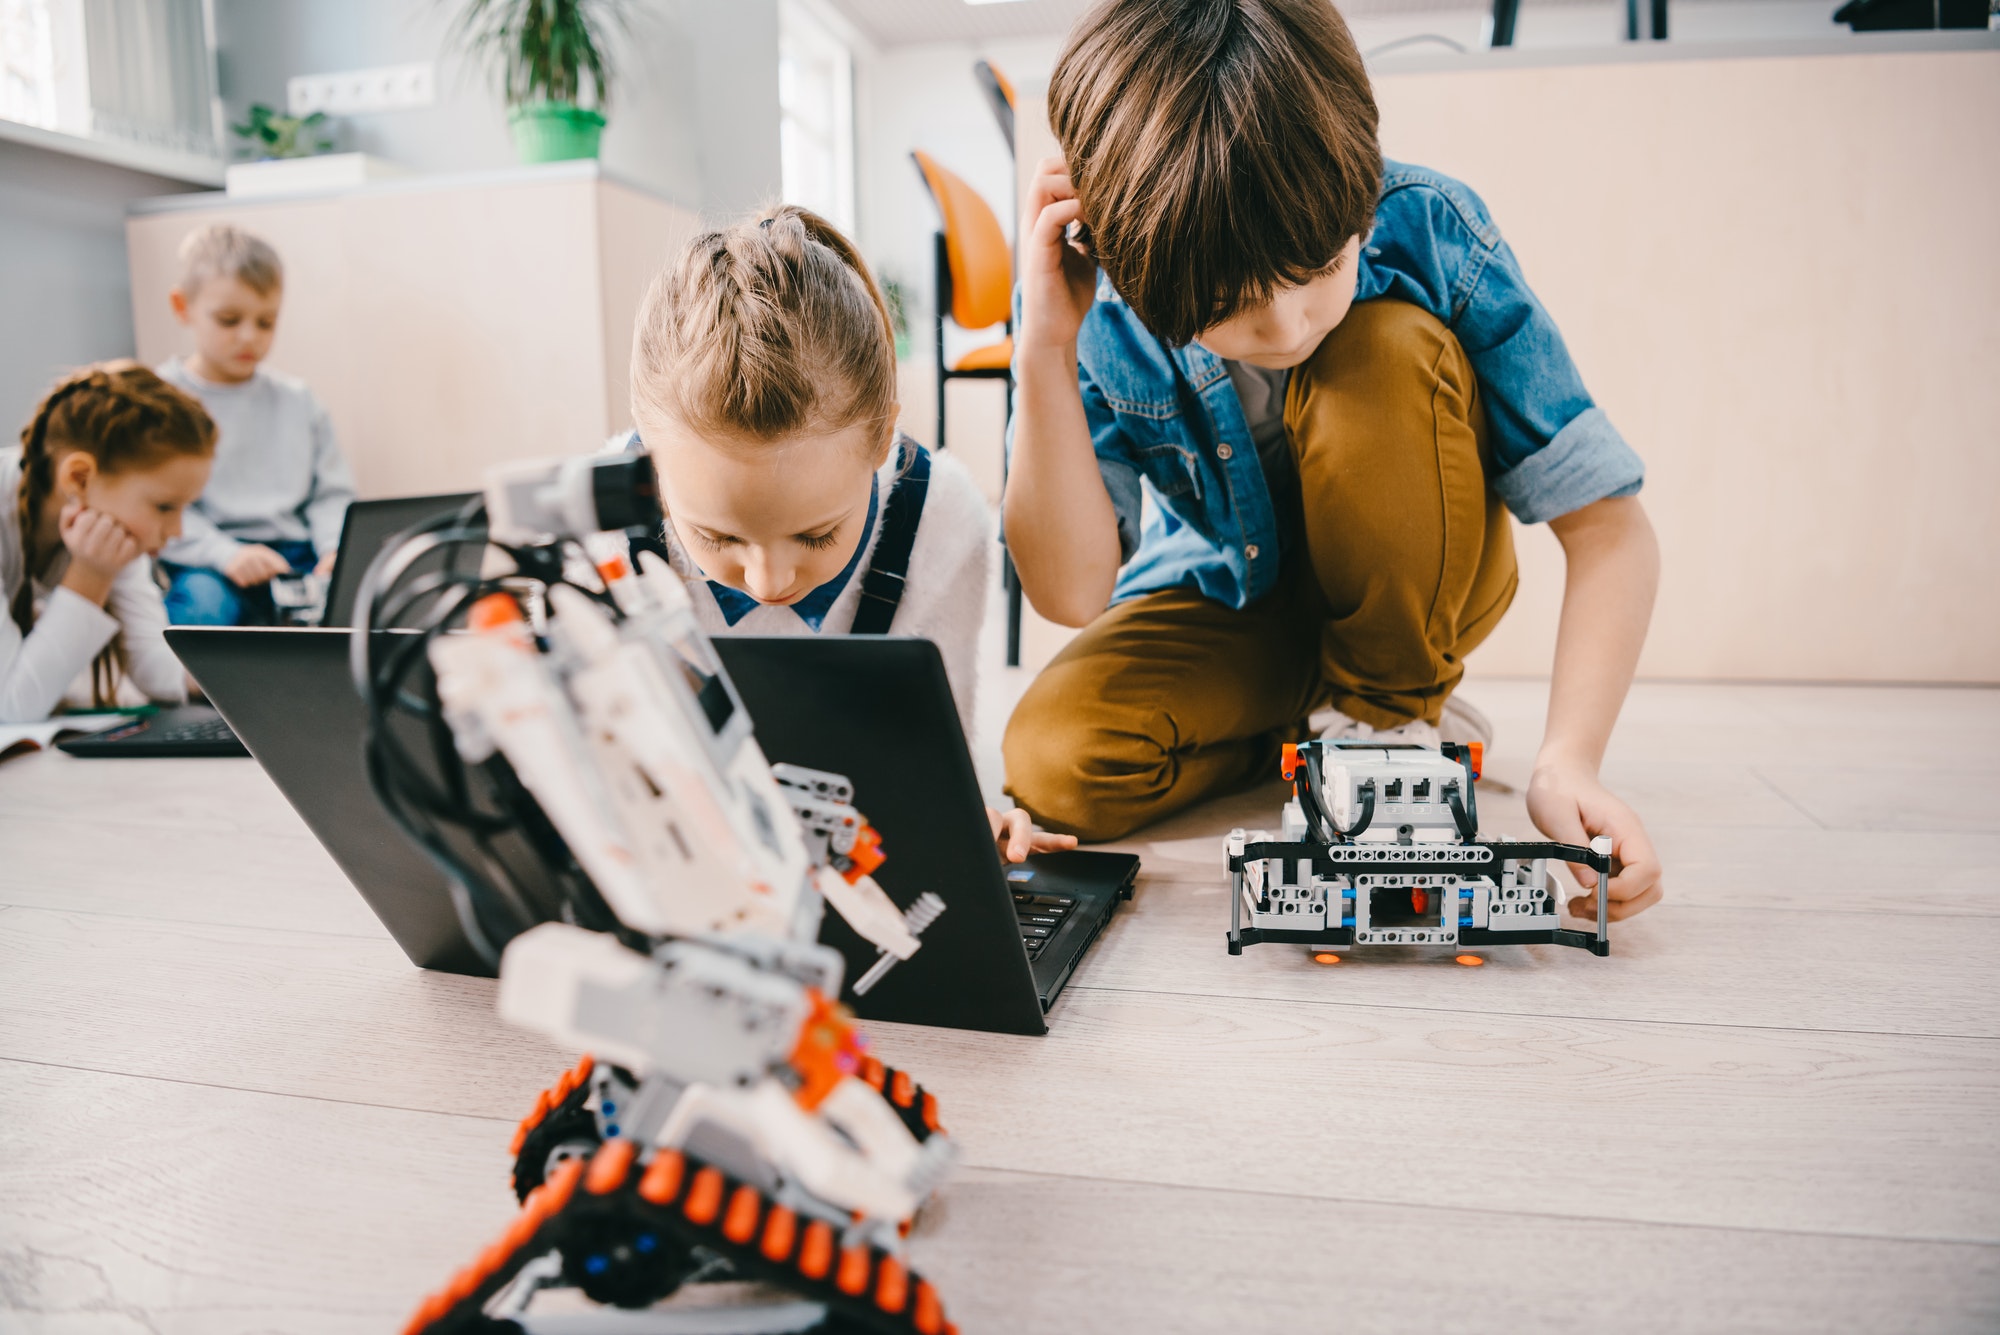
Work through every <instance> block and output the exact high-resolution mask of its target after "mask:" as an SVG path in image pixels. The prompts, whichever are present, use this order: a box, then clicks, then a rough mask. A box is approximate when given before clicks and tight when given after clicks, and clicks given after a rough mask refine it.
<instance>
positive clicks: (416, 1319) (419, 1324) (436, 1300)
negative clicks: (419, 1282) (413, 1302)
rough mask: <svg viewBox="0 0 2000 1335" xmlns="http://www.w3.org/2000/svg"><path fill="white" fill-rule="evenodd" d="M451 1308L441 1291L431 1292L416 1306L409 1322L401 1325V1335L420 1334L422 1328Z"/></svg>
mask: <svg viewBox="0 0 2000 1335" xmlns="http://www.w3.org/2000/svg"><path fill="white" fill-rule="evenodd" d="M450 1310H451V1303H450V1302H449V1301H447V1300H446V1298H445V1296H444V1295H443V1294H442V1293H433V1294H432V1295H431V1296H430V1297H428V1298H426V1299H424V1301H423V1303H422V1304H421V1305H420V1306H418V1308H417V1310H416V1314H415V1315H413V1316H412V1317H411V1318H410V1324H408V1325H407V1326H404V1327H403V1335H420V1332H422V1331H423V1329H424V1328H425V1327H426V1326H428V1325H430V1324H431V1322H433V1321H436V1320H437V1319H438V1318H439V1317H441V1316H443V1315H444V1314H445V1313H446V1312H449V1311H450Z"/></svg>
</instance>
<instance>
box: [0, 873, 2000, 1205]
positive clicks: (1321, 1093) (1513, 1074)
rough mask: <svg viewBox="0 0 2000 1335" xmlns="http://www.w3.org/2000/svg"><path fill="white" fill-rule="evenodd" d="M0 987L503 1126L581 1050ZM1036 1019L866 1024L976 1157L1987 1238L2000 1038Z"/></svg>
mask: <svg viewBox="0 0 2000 1335" xmlns="http://www.w3.org/2000/svg"><path fill="white" fill-rule="evenodd" d="M1341 967H1342V968H1361V967H1364V966H1341ZM0 975H4V976H5V977H7V978H8V979H9V980H10V984H11V986H10V989H9V993H8V996H7V998H6V999H5V1000H4V1001H3V1002H0V1057H8V1058H14V1059H17V1060H28V1061H37V1062H46V1063H58V1064H67V1065H76V1066H83V1067H89V1068H92V1069H99V1070H105V1071H113V1072H118V1073H122V1074H127V1075H136V1076H150V1077H156V1078H170V1079H183V1080H195V1081H200V1082H202V1083H206V1084H213V1085H217V1086H232V1087H242V1088H248V1089H255V1090H261V1091H264V1092H269V1093H275V1094H293V1095H306V1096H311V1097H315V1098H320V1099H328V1100H345V1101H353V1102H359V1103H366V1104H373V1105H381V1106H385V1107H391V1108H402V1109H413V1110H422V1111H431V1112H443V1113H457V1114H464V1115H474V1116H484V1117H492V1118H497V1119H501V1120H503V1121H511V1120H512V1119H514V1118H516V1117H518V1116H520V1115H521V1114H522V1113H524V1112H525V1111H526V1110H527V1108H528V1106H529V1105H530V1104H531V1102H532V1101H533V1099H534V1096H535V1094H536V1092H537V1091H538V1090H539V1089H540V1088H541V1087H542V1086H543V1085H545V1084H547V1083H548V1082H549V1081H550V1080H551V1079H553V1077H554V1075H555V1074H556V1073H557V1072H558V1071H560V1070H561V1069H562V1068H563V1067H564V1066H566V1065H567V1064H569V1062H570V1061H571V1060H573V1054H569V1053H565V1052H561V1051H558V1050H556V1049H554V1048H552V1047H551V1046H549V1045H548V1044H546V1043H544V1042H542V1041H541V1040H539V1039H536V1038H534V1037H532V1036H530V1035H527V1034H523V1033H520V1032H518V1031H515V1030H511V1029H508V1028H506V1027H505V1026H503V1025H502V1024H501V1023H500V1022H499V1020H498V1019H497V1018H496V1017H494V1015H493V1014H492V1012H491V1005H492V990H493V988H492V984H491V983H488V982H482V981H478V980H471V979H459V978H448V977H443V976H438V975H427V974H422V973H420V972H418V971H417V970H414V969H411V968H410V967H409V966H408V965H407V964H405V963H404V962H403V960H402V959H401V957H400V956H399V955H397V954H396V953H395V949H394V947H393V946H392V945H390V944H388V943H386V942H375V941H365V940H356V939H352V938H344V937H332V938H314V937H306V936H302V935H295V934H284V933H274V932H264V931H254V930H249V929H239V928H220V927H210V926H201V925H192V924H162V923H156V922H150V921H143V920H127V919H118V918H111V917H102V916H93V915H60V914H53V913H47V912H43V911H40V910H28V909H16V910H14V911H12V912H11V913H9V914H8V915H7V917H6V918H5V919H4V920H0ZM1345 981H1347V979H1346V978H1345V977H1344V976H1343V977H1329V978H1327V979H1326V982H1327V983H1328V984H1329V985H1334V984H1338V983H1342V982H1345ZM1054 1025H1055V1028H1054V1032H1053V1033H1052V1034H1050V1035H1049V1036H1047V1037H1044V1038H1034V1039H1028V1038H1005V1037H998V1036H991V1035H968V1034H965V1033H961V1032H957V1031H950V1030H932V1029H924V1028H919V1027H914V1026H895V1025H873V1026H870V1032H871V1035H872V1037H873V1039H874V1041H875V1044H876V1047H877V1049H878V1050H879V1051H880V1052H881V1053H882V1054H883V1055H884V1057H885V1059H887V1060H890V1061H892V1062H895V1063H897V1064H899V1065H908V1066H909V1067H910V1068H911V1069H912V1070H913V1071H914V1072H915V1073H916V1075H917V1076H918V1078H919V1079H920V1080H922V1081H923V1082H924V1083H925V1084H926V1085H927V1086H929V1087H931V1088H933V1089H934V1090H935V1091H936V1092H937V1093H938V1095H939V1097H940V1099H941V1100H942V1101H943V1104H944V1109H945V1115H946V1117H947V1120H948V1122H949V1123H950V1124H951V1125H952V1126H953V1128H954V1129H955V1130H956V1131H957V1132H958V1133H959V1134H960V1135H961V1136H962V1137H963V1139H964V1143H965V1148H966V1153H967V1156H968V1159H969V1161H970V1162H972V1163H975V1164H980V1165H985V1166H992V1167H1004V1168H1011V1169H1020V1170H1026V1171H1057V1172H1064V1173H1071V1174H1077V1175H1095V1176H1103V1177H1110V1178H1123V1179H1130V1180H1136V1181H1153V1182H1163V1183H1171V1184H1178V1185H1187V1186H1202V1187H1235V1186H1242V1187H1253V1188H1256V1189H1259V1190H1269V1191H1282V1192H1290V1193H1295V1194H1306V1195H1320V1196H1337V1197H1351V1198H1356V1199H1364V1200H1375V1201H1389V1202H1394V1203H1399V1204H1412V1205H1429V1206H1444V1205H1454V1204H1456V1205H1472V1206H1477V1207H1478V1208H1482V1209H1518V1210H1524V1211H1530V1212H1538V1213H1550V1214H1567V1215H1599V1216H1604V1217H1613V1218H1623V1219H1636V1220H1649V1221H1666V1222H1684V1223H1709V1224H1717V1223H1741V1224H1748V1225H1751V1226H1755V1227H1764V1228H1788V1229H1808V1230H1815V1231H1824V1232H1844V1233H1856V1234H1866V1233H1883V1234H1887V1235H1892V1236H1917V1237H1931V1238H1943V1239H1971V1240H1980V1241H1984V1240H1989V1239H1992V1240H2000V1124H1996V1123H1994V1122H1993V1121H1992V1119H1990V1118H1989V1117H1987V1116H1986V1113H1987V1112H1989V1111H1990V1110H1991V1109H1993V1108H1994V1107H2000V1043H1994V1042H1989V1041H1979V1040H1954V1039H1910V1038H1906V1037H1883V1036H1876V1035H1856V1034H1838V1035H1827V1034H1795V1033H1789V1032H1785V1031H1770V1030H1756V1029H1740V1028H1721V1027H1714V1028H1710V1027H1676V1026H1667V1025H1640V1024H1625V1023H1606V1022H1597V1021H1578V1020H1566V1019H1538V1018H1534V1017H1521V1016H1511V1015H1482V1014H1478V1013H1473V1012H1452V1011H1440V1010H1404V1009H1384V1008H1373V1007H1365V1006H1359V1005H1353V1004H1349V1005H1341V1006H1334V1005H1301V1004H1299V1003H1297V1002H1284V1001H1253V1000H1239V999H1232V998H1226V997H1182V996H1173V995H1165V994H1154V993H1128V992H1104V991H1097V990H1090V989H1079V990H1077V991H1074V992H1072V993H1070V994H1068V995H1067V996H1065V998H1064V1000H1063V1002H1062V1003H1061V1005H1060V1006H1059V1008H1058V1013H1057V1015H1056V1016H1055V1017H1054ZM1024 1110H1031V1111H1030V1112H1029V1113H1028V1114H1027V1115H1024ZM1052 1124H1053V1125H1056V1126H1061V1127H1063V1128H1064V1130H1063V1132H1062V1134H1060V1135H1050V1134H1049V1128H1050V1126H1051V1125H1052ZM1557 1127H1560V1130H1559V1131H1557V1132H1556V1134H1554V1135H1553V1137H1551V1138H1548V1139H1546V1141H1545V1139H1544V1137H1543V1135H1542V1132H1541V1131H1540V1130H1539V1128H1551V1129H1553V1128H1557ZM1487 1128H1501V1129H1504V1130H1503V1134H1504V1136H1505V1143H1504V1144H1501V1145H1496V1144H1494V1142H1493V1141H1492V1139H1491V1138H1489V1137H1488V1136H1487V1135H1486V1134H1485V1130H1486V1129H1487ZM1543 1145H1546V1148H1533V1147H1537V1146H1543ZM1559 1159H1560V1160H1566V1161H1572V1162H1573V1167H1572V1168H1569V1169H1565V1170H1562V1171H1556V1170H1555V1164H1556V1163H1557V1161H1558V1160H1559ZM1753 1181H1754V1182H1758V1183H1760V1189H1759V1190H1758V1191H1757V1192H1756V1193H1755V1194H1754V1195H1751V1196H1748V1197H1746V1196H1745V1195H1744V1194H1743V1191H1742V1187H1743V1184H1745V1183H1748V1182H1753Z"/></svg>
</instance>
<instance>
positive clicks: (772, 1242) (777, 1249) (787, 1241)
mask: <svg viewBox="0 0 2000 1335" xmlns="http://www.w3.org/2000/svg"><path fill="white" fill-rule="evenodd" d="M798 1235H799V1217H798V1216H797V1215H796V1214H794V1213H793V1212H792V1211H791V1210H789V1209H787V1208H786V1207H785V1206H782V1205H774V1206H772V1207H771V1213H770V1215H769V1216H768V1217H767V1218H766V1219H765V1220H764V1248H763V1250H764V1259H765V1260H767V1261H782V1260H784V1259H785V1258H786V1257H787V1256H790V1255H791V1254H792V1243H793V1242H794V1241H796V1240H797V1239H798Z"/></svg>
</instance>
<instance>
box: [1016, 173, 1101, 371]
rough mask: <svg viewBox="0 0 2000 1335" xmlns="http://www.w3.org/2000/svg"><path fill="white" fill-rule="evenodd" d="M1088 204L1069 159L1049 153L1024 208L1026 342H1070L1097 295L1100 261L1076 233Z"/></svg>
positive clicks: (1044, 345) (1023, 311)
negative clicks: (1074, 229) (1084, 202)
mask: <svg viewBox="0 0 2000 1335" xmlns="http://www.w3.org/2000/svg"><path fill="white" fill-rule="evenodd" d="M1082 216H1083V214H1082V206H1081V205H1080V204H1079V203H1078V202H1077V198H1076V188H1075V187H1074V186H1072V185H1071V184H1070V182H1069V165H1068V164H1067V163H1065V162H1064V161H1063V160H1062V159H1061V158H1059V157H1056V158H1043V159H1042V160H1041V162H1040V164H1038V165H1037V166H1036V168H1035V181H1034V184H1033V185H1031V186H1029V187H1028V202H1027V205H1026V206H1025V207H1024V208H1023V209H1022V210H1021V227H1020V235H1021V236H1022V237H1023V238H1025V239H1024V240H1023V241H1022V242H1021V332H1020V339H1021V342H1022V344H1023V345H1024V346H1034V347H1042V348H1060V347H1067V346H1068V345H1070V344H1071V343H1074V342H1075V341H1076V331H1077V330H1078V329H1080V328H1081V327H1082V326H1083V317H1084V316H1086V315H1088V314H1089V313H1090V307H1091V303H1092V302H1094V301H1095V300H1096V299H1097V262H1096V261H1095V260H1093V259H1091V258H1090V255H1089V253H1088V252H1087V251H1085V250H1084V248H1083V247H1082V246H1080V245H1078V244H1077V243H1076V242H1075V241H1073V240H1071V239H1070V235H1069V226H1070V224H1071V223H1073V222H1078V221H1080V220H1081V218H1082Z"/></svg>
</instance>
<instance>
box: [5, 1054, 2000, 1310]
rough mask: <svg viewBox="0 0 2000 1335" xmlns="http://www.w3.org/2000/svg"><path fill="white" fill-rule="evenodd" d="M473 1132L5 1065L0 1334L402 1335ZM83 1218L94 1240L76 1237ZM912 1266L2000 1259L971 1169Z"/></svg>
mask: <svg viewBox="0 0 2000 1335" xmlns="http://www.w3.org/2000/svg"><path fill="white" fill-rule="evenodd" d="M503 1136H504V1128H500V1127H496V1126H495V1125H494V1124H493V1123H490V1122H482V1121H479V1120H476V1119H471V1118H462V1117H449V1116H438V1115H434V1114H423V1113H410V1112H402V1111H396V1110H389V1109H377V1108H356V1107H352V1106H345V1105H339V1104H329V1103H322V1102H317V1101H314V1100H308V1099H295V1098H282V1097H276V1096H271V1095H263V1094H249V1093H242V1092H238V1091H231V1090H218V1089H212V1088H206V1087H203V1086H198V1085H185V1084H175V1083H172V1082H162V1081H151V1080H141V1079H134V1078H130V1077H122V1076H110V1075H102V1074H97V1073H90V1072H79V1071H71V1070H64V1069H60V1068H46V1067H34V1066H24V1065H21V1064H18V1063H6V1064H0V1197H4V1199H5V1200H6V1201H7V1203H8V1208H7V1209H6V1210H5V1211H4V1212H0V1275H4V1276H5V1282H4V1283H0V1326H4V1327H5V1328H6V1329H7V1330H9V1331H19V1332H23V1333H24V1335H53V1333H54V1332H73V1331H87V1332H93V1333H94V1332H108V1333H111V1335H123V1333H124V1332H141V1331H144V1332H158V1333H159V1335H181V1333H182V1332H199V1333H200V1335H239V1333H241V1335H252V1333H253V1332H264V1331H273V1330H283V1331H287V1332H304V1333H306V1335H322V1333H325V1335H333V1333H335V1332H348V1331H355V1332H359V1331H371V1332H373V1331H381V1330H385V1329H393V1328H394V1327H395V1325H396V1324H398V1323H399V1322H400V1321H401V1320H402V1318H403V1317H405V1316H406V1315H407V1314H408V1312H409V1311H410V1310H411V1309H412V1308H413V1307H414V1305H415V1303H416V1302H417V1301H418V1299H419V1298H420V1297H421V1296H422V1294H424V1293H425V1292H427V1291H428V1290H430V1289H431V1288H433V1287H435V1286H436V1285H437V1284H439V1283H440V1282H441V1281H442V1280H444V1279H445V1278H446V1277H448V1276H449V1275H450V1274H451V1272H452V1271H453V1270H455V1269H456V1268H457V1267H458V1266H459V1265H460V1264H462V1263H463V1262H464V1261H466V1260H468V1259H470V1257H471V1256H472V1255H474V1254H475V1253H476V1251H477V1250H478V1249H479V1248H480V1247H482V1246H484V1245H485V1244H486V1243H487V1242H488V1241H490V1240H491V1238H492V1237H493V1236H494V1235H495V1234H496V1233H497V1232H498V1231H499V1229H500V1228H502V1227H504V1225H505V1223H506V1221H507V1220H508V1218H510V1217H511V1213H512V1209H511V1200H510V1198H509V1197H508V1195H507V1193H506V1191H505V1186H504V1181H503V1179H502V1177H501V1174H500V1171H499V1160H500V1159H501V1157H502V1156H501V1155H500V1154H498V1153H497V1152H496V1150H497V1149H498V1148H499V1147H498V1146H497V1145H496V1142H497V1141H499V1140H500V1139H501V1138H502V1137H503ZM86 1221H87V1222H86ZM912 1255H913V1260H914V1262H915V1264H916V1266H917V1268H918V1269H919V1271H920V1272H921V1273H924V1274H926V1275H928V1276H930V1277H932V1278H933V1279H934V1280H935V1281H936V1282H937V1284H938V1285H939V1287H940V1291H941V1292H942V1293H943V1295H944V1297H945V1301H946V1303H947V1306H948V1310H949V1311H950V1314H951V1315H952V1317H953V1318H954V1319H955V1320H956V1321H957V1322H958V1323H959V1324H960V1326H961V1327H962V1328H963V1329H964V1330H966V1331H967V1332H968V1335H972V1333H973V1332H1008V1333H1009V1335H1012V1333H1014V1332H1020V1333H1022V1335H1040V1332H1105V1333H1106V1335H1112V1333H1116V1335H1124V1333H1125V1332H1133V1331H1147V1332H1160V1333H1161V1335H1178V1333H1180V1332H1187V1333H1189V1335H1197V1333H1199V1335H1208V1333H1210V1332H1230V1333H1231V1335H1234V1333H1235V1332H1242V1331H1253V1330H1255V1331H1263V1330H1273V1331H1275V1330H1311V1329H1339V1330H1343V1331H1357V1332H1373V1331H1409V1330H1427V1329H1449V1330H1455V1331H1469V1332H1483V1331H1496V1332H1497V1331H1517V1330H1523V1329H1537V1330H1548V1331H1590V1332H1596V1331H1601V1330H1604V1329H1607V1328H1615V1329H1618V1330H1620V1331H1627V1332H1635V1333H1644V1332H1652V1331H1684V1330H1718V1329H1728V1330H1732V1331H1759V1332H1762V1331H1773V1332H1782V1331H1814V1332H1845V1331H1856V1332H1876V1331H1883V1330H1891V1329H1908V1330H1919V1329H1920V1330H1925V1331H1937V1332H1956V1331H1967V1332H1973V1331H1984V1330H1990V1329H1992V1328H1993V1324H1994V1321H1995V1320H1996V1316H2000V1248H1994V1247H1988V1246H1978V1245H1967V1244H1949V1243H1912V1242H1896V1241H1888V1240H1883V1239H1850V1238H1828V1237H1817V1236H1809V1235H1798V1234H1787V1233H1765V1232H1757V1231H1749V1230H1713V1229H1698V1228H1675V1227H1659V1226H1648V1225H1634V1224H1624V1223H1617V1222H1609V1221H1602V1220H1591V1219H1550V1218H1537V1217H1534V1216H1522V1215H1511V1214H1490V1213H1484V1212H1480V1211H1476V1210H1464V1209H1449V1208H1448V1209H1440V1210H1424V1209H1411V1208H1408V1207H1399V1206H1381V1205H1368V1204H1353V1203H1347V1202H1333V1201H1316V1200H1309V1199H1304V1198H1299V1197H1295V1196H1287V1195H1268V1194H1257V1193H1251V1192H1244V1191H1197V1190H1190V1189H1187V1188H1176V1187H1154V1186H1145V1185H1139V1184H1133V1183H1123V1182H1115V1181H1112V1182H1107V1181H1102V1180H1091V1179H1079V1178H1067V1177H1060V1176H1048V1175H1041V1174H1020V1173H1011V1172H1000V1171H991V1170H979V1169H974V1170H970V1171H968V1172H966V1173H964V1174H962V1175H961V1176H960V1177H958V1178H956V1179H954V1180H953V1181H952V1182H950V1183H949V1184H948V1185H947V1187H946V1189H945V1193H944V1195H943V1197H942V1198H941V1199H940V1201H939V1202H937V1203H936V1204H935V1205H934V1206H933V1207H932V1208H931V1209H930V1210H928V1211H927V1212H926V1214H925V1215H924V1216H923V1217H922V1219H921V1220H920V1222H919V1227H918V1231H917V1234H916V1236H915V1238H914V1239H913V1242H912Z"/></svg>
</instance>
